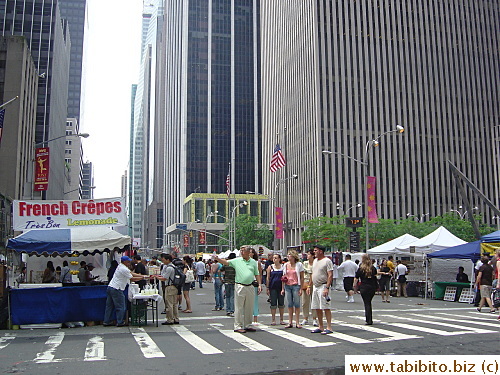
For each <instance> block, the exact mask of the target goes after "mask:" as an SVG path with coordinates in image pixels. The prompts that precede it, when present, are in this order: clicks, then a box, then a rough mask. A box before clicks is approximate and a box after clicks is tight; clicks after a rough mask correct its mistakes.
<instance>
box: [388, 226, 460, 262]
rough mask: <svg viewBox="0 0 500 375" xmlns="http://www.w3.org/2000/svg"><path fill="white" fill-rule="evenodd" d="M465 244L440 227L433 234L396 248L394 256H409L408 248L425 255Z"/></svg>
mask: <svg viewBox="0 0 500 375" xmlns="http://www.w3.org/2000/svg"><path fill="white" fill-rule="evenodd" d="M465 243H466V242H465V241H464V240H462V239H460V238H458V237H457V236H455V235H453V234H452V233H450V231H448V229H446V228H445V227H443V226H441V227H439V228H438V229H436V230H435V231H434V232H432V233H430V234H428V235H427V236H425V237H422V238H421V239H419V240H416V241H413V242H410V243H408V244H405V245H401V246H397V247H396V250H397V251H396V254H409V255H411V253H410V247H412V248H414V249H415V253H417V254H427V253H431V252H433V251H437V250H443V249H446V248H448V247H452V246H458V245H463V244H465Z"/></svg>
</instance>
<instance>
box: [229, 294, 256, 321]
mask: <svg viewBox="0 0 500 375" xmlns="http://www.w3.org/2000/svg"><path fill="white" fill-rule="evenodd" d="M234 292H235V293H234V294H235V296H234V329H245V328H248V327H250V326H251V325H252V321H253V304H254V299H255V287H254V286H253V285H250V286H245V285H241V284H235V285H234Z"/></svg>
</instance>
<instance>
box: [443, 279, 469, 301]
mask: <svg viewBox="0 0 500 375" xmlns="http://www.w3.org/2000/svg"><path fill="white" fill-rule="evenodd" d="M448 286H451V287H457V292H456V294H455V301H457V300H458V298H459V297H460V294H461V293H462V289H464V288H470V283H457V282H445V281H435V282H434V298H435V299H443V298H444V294H445V292H446V287H448Z"/></svg>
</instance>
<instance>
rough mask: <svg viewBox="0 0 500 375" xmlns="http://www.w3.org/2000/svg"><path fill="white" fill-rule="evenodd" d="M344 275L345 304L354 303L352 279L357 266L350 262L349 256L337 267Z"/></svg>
mask: <svg viewBox="0 0 500 375" xmlns="http://www.w3.org/2000/svg"><path fill="white" fill-rule="evenodd" d="M338 270H339V271H342V272H343V274H344V290H345V292H346V294H347V295H346V299H347V302H354V285H353V284H354V277H355V276H356V271H357V270H358V265H357V264H356V263H354V262H353V261H352V260H351V255H350V254H347V255H346V256H345V260H344V261H343V262H342V264H341V265H340V266H339V267H338Z"/></svg>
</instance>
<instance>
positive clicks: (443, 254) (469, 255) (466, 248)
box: [427, 240, 481, 262]
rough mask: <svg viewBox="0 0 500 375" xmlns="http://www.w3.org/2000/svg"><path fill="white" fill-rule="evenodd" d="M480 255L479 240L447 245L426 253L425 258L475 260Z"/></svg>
mask: <svg viewBox="0 0 500 375" xmlns="http://www.w3.org/2000/svg"><path fill="white" fill-rule="evenodd" d="M480 257H481V241H480V240H479V241H474V242H468V243H465V244H463V245H458V246H453V247H448V248H447V249H443V250H438V251H434V252H432V253H429V254H427V258H440V259H470V260H472V261H473V262H476V261H477V260H478V259H479V258H480Z"/></svg>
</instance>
